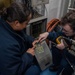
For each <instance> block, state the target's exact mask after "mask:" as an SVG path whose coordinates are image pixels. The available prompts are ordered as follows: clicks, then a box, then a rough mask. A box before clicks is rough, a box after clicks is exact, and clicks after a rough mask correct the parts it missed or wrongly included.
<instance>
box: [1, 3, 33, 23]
mask: <svg viewBox="0 0 75 75" xmlns="http://www.w3.org/2000/svg"><path fill="white" fill-rule="evenodd" d="M30 14H32V10H31V8H30V7H27V6H26V5H24V4H22V3H12V4H11V5H10V6H9V7H8V8H6V9H5V10H4V11H3V12H2V14H1V18H3V19H4V20H7V21H8V22H13V21H15V20H18V21H19V22H20V23H22V22H24V21H26V20H27V19H28V16H29V15H30Z"/></svg>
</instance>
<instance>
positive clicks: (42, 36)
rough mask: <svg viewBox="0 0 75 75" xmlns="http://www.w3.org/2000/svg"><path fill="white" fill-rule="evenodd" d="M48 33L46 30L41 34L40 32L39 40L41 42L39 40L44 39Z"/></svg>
mask: <svg viewBox="0 0 75 75" xmlns="http://www.w3.org/2000/svg"><path fill="white" fill-rule="evenodd" d="M48 35H49V33H48V32H45V33H43V34H40V35H39V41H40V42H41V41H43V40H45V39H46V38H47V37H48Z"/></svg>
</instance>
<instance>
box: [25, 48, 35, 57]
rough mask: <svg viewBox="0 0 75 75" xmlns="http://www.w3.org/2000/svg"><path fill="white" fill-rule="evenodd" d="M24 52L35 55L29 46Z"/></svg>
mask: <svg viewBox="0 0 75 75" xmlns="http://www.w3.org/2000/svg"><path fill="white" fill-rule="evenodd" d="M26 52H27V53H30V54H31V55H32V56H34V55H35V53H34V47H32V48H29V49H28V50H27V51H26Z"/></svg>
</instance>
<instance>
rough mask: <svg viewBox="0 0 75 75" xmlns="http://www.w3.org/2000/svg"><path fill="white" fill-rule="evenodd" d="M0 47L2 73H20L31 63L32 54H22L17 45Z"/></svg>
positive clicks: (12, 74) (6, 74)
mask: <svg viewBox="0 0 75 75" xmlns="http://www.w3.org/2000/svg"><path fill="white" fill-rule="evenodd" d="M4 46H5V47H0V48H1V51H0V68H1V70H2V71H3V73H4V75H17V74H18V75H22V73H23V72H25V71H26V69H27V68H28V67H29V66H30V65H31V64H32V61H33V56H32V55H31V54H29V53H27V52H25V53H23V54H22V51H21V50H20V47H19V46H18V45H15V44H14V45H12V44H10V45H8V44H7V45H4Z"/></svg>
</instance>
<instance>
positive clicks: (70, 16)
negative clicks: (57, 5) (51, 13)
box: [61, 10, 75, 31]
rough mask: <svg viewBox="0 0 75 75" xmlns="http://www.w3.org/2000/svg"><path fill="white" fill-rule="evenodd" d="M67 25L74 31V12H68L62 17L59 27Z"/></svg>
mask: <svg viewBox="0 0 75 75" xmlns="http://www.w3.org/2000/svg"><path fill="white" fill-rule="evenodd" d="M66 24H69V26H70V27H71V28H72V29H73V31H75V11H74V10H73V11H70V12H68V13H67V14H66V15H65V16H64V17H62V19H61V25H62V26H64V25H66Z"/></svg>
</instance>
